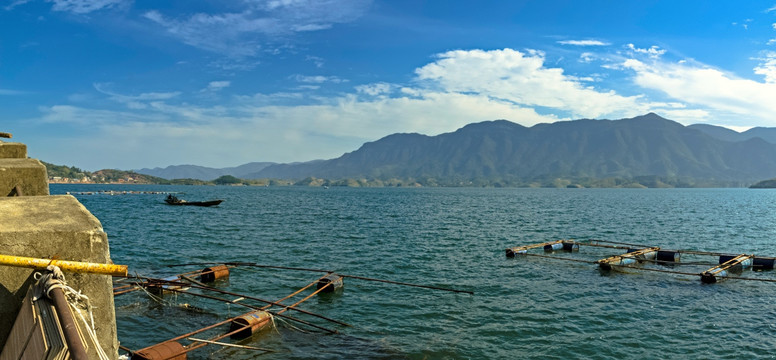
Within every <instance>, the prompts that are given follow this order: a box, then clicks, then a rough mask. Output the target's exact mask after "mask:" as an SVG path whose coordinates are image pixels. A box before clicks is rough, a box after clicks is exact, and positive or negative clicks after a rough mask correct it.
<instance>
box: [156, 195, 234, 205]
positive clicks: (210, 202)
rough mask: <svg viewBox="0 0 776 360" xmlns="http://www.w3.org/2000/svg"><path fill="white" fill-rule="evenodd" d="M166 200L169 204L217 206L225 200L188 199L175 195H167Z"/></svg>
mask: <svg viewBox="0 0 776 360" xmlns="http://www.w3.org/2000/svg"><path fill="white" fill-rule="evenodd" d="M164 202H166V203H167V204H169V205H190V206H216V205H218V204H220V203H221V202H223V200H208V201H186V200H181V199H178V198H177V197H175V196H172V195H167V198H166V199H164Z"/></svg>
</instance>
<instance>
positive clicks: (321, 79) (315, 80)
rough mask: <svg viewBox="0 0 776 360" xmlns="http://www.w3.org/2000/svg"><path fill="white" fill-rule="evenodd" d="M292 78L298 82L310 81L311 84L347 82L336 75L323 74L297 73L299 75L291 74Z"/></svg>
mask: <svg viewBox="0 0 776 360" xmlns="http://www.w3.org/2000/svg"><path fill="white" fill-rule="evenodd" d="M291 78H292V79H294V80H296V81H298V82H302V83H310V84H323V83H326V82H330V83H335V84H339V83H343V82H347V80H344V79H340V78H339V77H336V76H323V75H313V76H305V75H298V74H297V75H293V76H291Z"/></svg>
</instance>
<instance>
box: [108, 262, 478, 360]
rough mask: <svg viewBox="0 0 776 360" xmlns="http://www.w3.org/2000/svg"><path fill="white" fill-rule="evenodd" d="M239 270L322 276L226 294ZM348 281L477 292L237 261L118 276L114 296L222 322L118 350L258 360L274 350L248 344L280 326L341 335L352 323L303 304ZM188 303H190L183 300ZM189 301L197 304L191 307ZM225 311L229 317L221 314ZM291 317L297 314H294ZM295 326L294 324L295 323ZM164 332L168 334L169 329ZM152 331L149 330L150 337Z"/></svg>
mask: <svg viewBox="0 0 776 360" xmlns="http://www.w3.org/2000/svg"><path fill="white" fill-rule="evenodd" d="M193 265H200V266H201V265H210V264H181V265H180V266H193ZM176 266H177V265H176ZM235 268H238V269H241V270H249V269H251V268H254V269H255V268H271V269H284V270H300V271H306V272H319V273H322V274H321V275H320V276H317V275H316V276H315V279H313V280H312V281H310V282H309V283H307V284H306V285H304V286H302V287H301V288H298V289H297V290H296V291H293V292H292V293H290V294H288V295H286V296H282V297H279V298H277V299H272V300H270V299H265V298H263V297H258V296H253V295H247V294H244V293H238V292H236V291H230V290H226V289H227V288H229V287H230V284H231V283H232V282H233V281H232V279H231V278H232V277H234V275H233V274H232V271H233V270H234V269H235ZM345 278H350V279H355V280H364V281H372V282H381V283H390V284H396V285H402V286H412V287H420V288H426V289H433V290H443V291H448V292H456V293H467V294H473V292H471V291H467V290H457V289H450V288H443V287H437V286H428V285H420V284H410V283H404V282H397V281H391V280H383V279H374V278H368V277H363V276H356V275H347V274H341V273H337V272H334V271H330V270H320V269H304V268H292V267H283V266H271V265H261V264H255V263H236V262H231V263H223V264H215V265H211V266H207V267H205V268H200V269H197V270H193V271H189V272H184V273H181V274H177V275H172V276H164V277H162V278H155V277H146V276H129V277H126V278H119V277H117V278H114V279H115V280H114V297H118V296H120V295H125V294H130V293H135V294H139V295H140V296H142V297H148V298H149V299H151V300H153V301H154V302H156V303H158V304H161V305H163V307H175V308H177V309H182V310H184V311H190V312H193V313H194V314H195V315H196V314H207V315H208V316H210V317H213V316H216V317H219V318H220V319H219V320H214V321H213V322H212V323H208V324H204V325H198V326H196V327H191V328H192V329H195V330H193V331H190V332H188V333H185V334H180V335H169V336H164V334H163V333H164V332H168V331H161V330H158V332H159V334H158V335H159V336H158V337H159V339H158V340H155V341H158V342H156V343H154V344H151V345H148V346H146V347H144V348H141V349H130V348H128V347H125V346H120V348H121V349H122V351H124V352H125V353H126V355H124V357H125V358H129V359H142V360H158V359H186V358H187V354H188V353H190V352H192V351H195V350H197V349H200V348H203V347H205V346H219V347H221V348H222V349H225V348H230V349H233V350H235V349H236V350H237V351H251V352H254V354H252V355H251V357H254V356H259V355H262V354H266V353H271V352H275V351H276V349H273V348H271V347H259V346H254V345H253V344H246V343H250V342H254V341H258V340H259V339H261V338H262V336H261V334H263V333H267V332H269V331H272V330H276V329H277V327H278V324H279V323H282V324H288V325H287V327H288V328H291V329H296V330H300V331H304V332H320V333H327V334H339V333H341V332H342V330H343V329H344V328H347V327H350V326H351V325H350V324H348V323H346V322H344V321H340V320H337V319H333V318H330V317H328V316H325V315H321V314H318V313H314V312H312V311H309V310H305V309H303V308H302V307H301V306H303V305H304V303H305V302H307V301H308V300H310V299H312V298H314V297H316V296H342V293H343V289H344V286H345ZM274 293H275V294H277V293H278V292H277V291H275V292H274ZM195 299H196V300H195ZM184 300H185V301H187V302H182V301H184ZM189 302H192V303H196V304H195V305H192V304H191V303H189ZM224 306H226V308H227V311H226V312H225V311H223V307H224ZM235 308H237V309H239V310H240V311H238V313H237V314H232V311H233V310H234V309H235ZM219 309H220V311H219ZM224 313H226V314H227V315H223V314H224ZM292 313H293V315H291V314H292ZM185 320H189V319H185V318H184V317H181V316H170V317H169V318H167V319H153V320H152V321H151V322H152V323H155V322H163V321H170V322H181V321H185ZM321 321H325V322H327V323H328V324H320V322H321ZM292 323H293V325H291V324H292ZM191 326H193V325H191ZM174 327H175V328H186V327H187V325H181V324H178V325H175V326H174ZM165 329H167V330H169V327H166V328H165ZM154 331H155V330H153V329H149V333H152V332H154ZM144 335H145V336H146V337H148V336H149V335H148V334H144ZM153 335H157V334H153ZM153 337H157V336H153ZM120 340H121V339H120Z"/></svg>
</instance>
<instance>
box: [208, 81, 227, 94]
mask: <svg viewBox="0 0 776 360" xmlns="http://www.w3.org/2000/svg"><path fill="white" fill-rule="evenodd" d="M231 85H232V82H231V81H227V80H221V81H211V82H210V83H209V84H207V87H206V88H204V89H202V90H201V92H205V91H211V92H215V91H221V90H223V89H226V88H228V87H229V86H231Z"/></svg>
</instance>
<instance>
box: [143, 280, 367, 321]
mask: <svg viewBox="0 0 776 360" xmlns="http://www.w3.org/2000/svg"><path fill="white" fill-rule="evenodd" d="M141 279H143V280H147V281H151V282H157V283H167V284H170V285H185V286H189V287H191V288H194V289H201V290H208V291H212V292H217V293H221V294H225V295H231V296H240V297H244V298H246V299H250V300H255V301H258V302H263V303H265V304H270V305H276V306H281V307H285V305H283V304H280V303H278V302H277V301H270V300H265V299H261V298H257V297H255V296H248V295H243V294H238V293H234V292H231V291H226V290H221V289H217V288H213V287H209V286H199V285H196V284H188V283H183V282H180V281H169V280H162V279H152V278H141ZM166 290H173V289H166ZM173 291H175V290H173ZM186 293H188V294H195V293H189V292H186ZM197 295H199V294H197ZM292 309H293V310H296V311H298V312H301V313H303V314H307V315H311V316H315V317H318V318H321V319H324V320H327V321H330V322H333V323H336V324H339V325H343V326H352V325H350V324H348V323H345V322H342V321H339V320H335V319H331V318H328V317H326V316H323V315H319V314H316V313H313V312H310V311H307V310H303V309H300V308H292Z"/></svg>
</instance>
